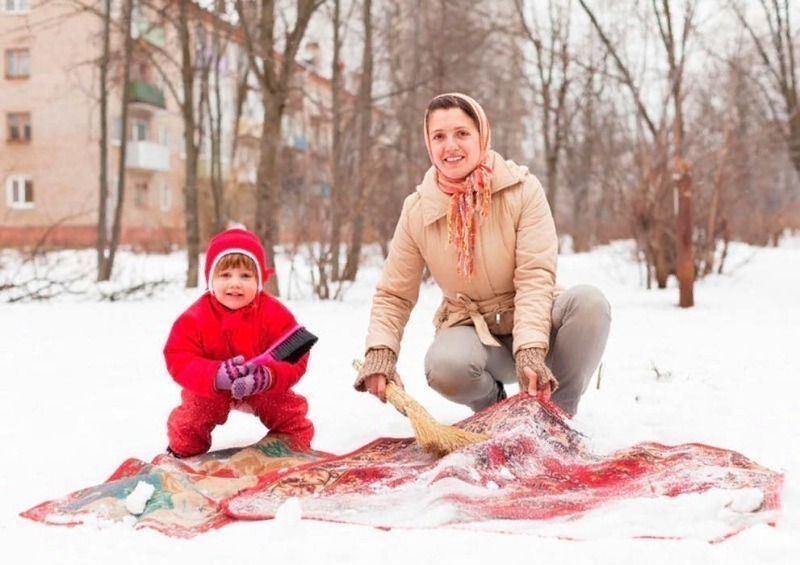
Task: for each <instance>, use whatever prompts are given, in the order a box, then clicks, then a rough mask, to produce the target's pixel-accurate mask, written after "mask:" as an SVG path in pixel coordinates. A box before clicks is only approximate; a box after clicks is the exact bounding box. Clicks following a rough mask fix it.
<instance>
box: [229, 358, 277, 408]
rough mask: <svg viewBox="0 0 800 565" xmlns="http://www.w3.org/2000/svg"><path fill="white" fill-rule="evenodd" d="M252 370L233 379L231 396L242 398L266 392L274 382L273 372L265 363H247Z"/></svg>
mask: <svg viewBox="0 0 800 565" xmlns="http://www.w3.org/2000/svg"><path fill="white" fill-rule="evenodd" d="M246 366H247V367H248V368H249V369H250V372H249V373H248V374H247V375H245V376H244V377H241V378H238V379H236V380H235V381H233V384H232V385H231V396H233V397H234V398H236V399H237V400H241V399H242V398H244V397H245V396H250V395H252V394H258V393H259V392H264V391H265V390H267V389H268V388H269V385H271V384H272V373H271V372H270V370H269V369H267V368H266V367H264V366H263V365H250V364H248V365H246Z"/></svg>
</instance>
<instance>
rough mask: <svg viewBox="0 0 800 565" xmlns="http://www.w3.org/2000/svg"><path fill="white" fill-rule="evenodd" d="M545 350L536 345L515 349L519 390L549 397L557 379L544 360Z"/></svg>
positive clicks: (556, 385)
mask: <svg viewBox="0 0 800 565" xmlns="http://www.w3.org/2000/svg"><path fill="white" fill-rule="evenodd" d="M545 355H546V352H545V350H544V349H540V348H538V347H531V348H529V349H520V350H519V351H517V355H516V363H517V381H518V382H519V389H520V391H524V392H527V393H528V394H531V395H533V396H539V397H541V398H545V399H549V398H550V395H551V394H552V392H553V391H554V390H555V389H556V388H557V387H558V381H557V380H556V378H555V377H554V376H553V373H552V371H550V368H549V367H548V366H547V364H546V363H545V362H544V358H545Z"/></svg>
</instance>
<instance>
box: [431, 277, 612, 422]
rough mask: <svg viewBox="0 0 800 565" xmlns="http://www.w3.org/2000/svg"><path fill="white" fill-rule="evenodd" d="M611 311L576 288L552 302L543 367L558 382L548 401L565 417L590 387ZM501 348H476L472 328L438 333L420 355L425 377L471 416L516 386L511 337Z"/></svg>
mask: <svg viewBox="0 0 800 565" xmlns="http://www.w3.org/2000/svg"><path fill="white" fill-rule="evenodd" d="M610 326H611V307H610V306H609V304H608V301H607V300H606V299H605V297H604V296H603V293H602V292H600V290H598V289H597V288H595V287H593V286H590V285H579V286H575V287H572V288H570V289H567V290H566V291H564V292H563V293H562V294H560V295H559V296H558V297H557V298H556V299H555V301H554V302H553V310H552V328H551V330H550V349H549V350H548V352H547V357H546V358H545V363H547V366H548V367H550V370H551V371H553V375H554V376H555V377H556V379H557V380H558V390H556V392H555V393H553V396H552V400H553V402H554V403H555V404H556V405H557V406H559V407H560V408H561V409H563V410H564V411H565V412H567V413H568V414H570V415H574V414H575V413H576V412H577V411H578V402H579V401H580V398H581V396H582V395H583V393H584V392H585V391H586V387H588V386H589V379H591V378H592V375H593V374H594V372H595V370H596V369H597V366H598V364H599V363H600V359H601V358H602V356H603V351H604V350H605V347H606V341H607V340H608V332H609V328H610ZM495 337H496V338H497V339H498V341H500V342H501V343H502V344H503V346H502V347H492V346H487V345H484V344H483V343H481V340H480V338H479V337H478V334H477V332H476V331H475V328H474V327H473V326H455V327H451V328H446V329H444V330H442V331H440V332H439V333H438V334H437V335H436V338H435V339H434V340H433V343H432V344H431V346H430V348H429V349H428V352H427V354H426V355H425V376H426V377H427V379H428V385H430V386H431V387H432V388H433V389H434V390H436V391H437V392H438V393H439V394H441V395H442V396H444V397H445V398H447V399H448V400H452V401H453V402H457V403H459V404H465V405H467V406H469V407H470V408H472V410H474V411H475V412H477V411H479V410H483V409H484V408H487V407H489V406H491V405H492V404H494V403H495V402H497V400H498V392H499V385H498V384H497V381H499V382H502V383H504V384H511V383H516V382H517V377H516V368H515V364H514V356H513V354H512V351H513V342H512V336H510V335H508V336H495Z"/></svg>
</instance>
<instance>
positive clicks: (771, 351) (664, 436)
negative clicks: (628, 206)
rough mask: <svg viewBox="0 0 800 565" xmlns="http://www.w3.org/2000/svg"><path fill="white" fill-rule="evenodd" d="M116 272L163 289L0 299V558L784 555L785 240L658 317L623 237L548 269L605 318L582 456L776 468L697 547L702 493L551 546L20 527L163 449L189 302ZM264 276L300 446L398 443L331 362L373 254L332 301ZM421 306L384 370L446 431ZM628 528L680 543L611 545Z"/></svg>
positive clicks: (663, 559)
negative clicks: (629, 450)
mask: <svg viewBox="0 0 800 565" xmlns="http://www.w3.org/2000/svg"><path fill="white" fill-rule="evenodd" d="M118 261H119V264H118V266H119V275H118V279H119V284H122V283H127V282H130V281H141V280H145V279H149V280H156V279H162V278H163V279H167V280H171V281H174V283H173V284H170V285H168V286H167V287H166V288H162V289H159V290H158V292H157V293H156V295H155V296H152V297H148V298H139V299H136V300H133V299H131V300H121V301H113V302H111V301H102V302H101V301H97V300H91V299H88V298H87V297H86V296H84V295H76V296H69V295H64V296H62V297H60V298H58V299H55V300H52V301H48V302H28V303H19V304H4V303H0V371H2V381H0V382H1V383H2V384H0V445H3V446H5V447H4V449H5V452H4V453H5V454H4V456H3V459H2V460H3V463H4V465H3V467H4V468H3V472H2V473H0V538H1V539H2V550H0V551H2V553H3V554H5V555H6V556H7V557H6V558H4V561H5V562H6V563H58V564H62V563H63V564H82V565H87V564H88V565H95V564H96V565H100V564H103V565H106V564H108V563H115V564H118V563H142V564H144V563H146V564H150V565H155V564H159V563H173V562H175V560H176V559H178V560H181V561H182V562H184V561H185V562H186V563H270V564H275V563H287V564H288V563H291V564H318V563H343V564H350V563H370V564H373V563H381V564H385V565H401V564H402V565H407V564H409V563H415V564H421V563H437V564H445V563H454V564H472V563H475V564H481V565H483V564H485V563H489V562H503V563H517V562H518V563H533V562H536V563H540V564H550V563H615V564H619V563H636V564H637V565H638V564H641V563H648V564H653V563H669V564H675V563H704V564H705V563H720V564H722V563H724V564H726V565H728V564H742V565H744V564H747V565H750V564H753V563H759V564H767V563H797V562H798V561H797V560H798V559H800V558H799V557H798V556H800V479H798V476H799V475H800V401H798V392H800V330H799V329H798V327H799V326H800V322H798V320H800V296H798V294H797V293H798V289H799V288H800V239H798V238H793V239H789V240H787V241H786V242H785V243H784V244H783V246H781V247H780V248H770V249H755V248H751V247H747V246H744V245H734V246H733V248H732V249H731V253H730V257H729V259H728V262H727V269H726V271H727V272H726V274H723V275H721V276H719V275H715V276H712V277H710V278H707V279H706V280H703V281H701V282H699V283H697V285H696V286H695V301H696V306H695V307H694V308H691V309H680V308H678V307H677V306H676V304H677V299H678V291H677V289H676V288H675V287H674V286H671V287H670V288H668V289H666V290H650V291H648V290H645V289H644V288H643V287H642V284H641V273H640V269H639V267H638V266H637V265H636V264H635V263H633V262H632V261H631V245H630V243H628V242H620V243H617V244H614V245H610V246H607V247H604V248H601V249H598V250H596V251H594V252H592V253H588V254H577V255H563V256H562V257H561V258H560V264H559V280H560V282H561V283H562V284H564V285H566V286H569V285H572V284H577V283H593V284H595V285H597V286H599V287H600V288H601V289H602V290H603V291H604V292H605V293H606V294H607V296H608V298H609V300H610V302H611V304H612V307H613V323H612V330H611V337H610V340H609V345H608V349H607V352H606V355H605V363H604V370H603V373H602V379H601V380H600V383H599V384H600V386H599V387H598V386H597V378H596V377H595V379H594V380H593V382H592V384H591V386H590V389H589V391H588V392H587V394H586V396H585V397H584V400H583V403H582V405H581V409H580V412H579V413H578V415H577V417H576V418H575V423H576V425H577V426H578V427H579V428H580V429H581V431H583V432H584V433H586V434H587V435H588V436H589V437H590V438H591V441H592V442H593V444H594V445H595V447H596V449H597V450H598V451H610V450H613V449H616V448H620V447H624V446H628V445H631V444H633V443H636V442H639V441H649V440H652V441H658V442H662V443H668V444H675V443H684V442H701V443H706V444H710V445H716V446H719V447H725V448H728V449H733V450H736V451H740V452H741V453H743V454H745V455H746V456H748V457H750V458H752V459H754V460H755V461H757V462H758V463H760V464H762V465H765V466H767V467H770V468H772V469H775V470H778V471H781V472H783V473H785V486H784V491H783V508H784V510H783V513H782V515H781V517H780V519H779V521H778V525H777V527H769V526H765V525H758V526H755V527H752V528H750V529H748V530H746V531H744V532H742V533H741V534H739V535H737V536H735V537H733V538H731V539H729V540H727V541H724V542H722V543H717V544H709V543H706V542H705V541H700V540H699V539H697V538H698V536H692V532H698V534H699V537H702V532H704V531H709V530H713V527H714V525H715V521H718V520H722V519H724V516H723V512H722V510H723V508H722V507H723V506H724V504H725V502H726V501H725V499H724V497H720V496H719V495H718V494H714V493H711V494H709V495H708V496H687V497H678V498H677V499H654V500H653V499H650V500H647V501H631V502H630V503H624V504H617V505H614V506H613V507H606V508H604V509H601V510H599V511H596V512H594V513H592V514H591V515H589V516H586V517H585V518H583V519H581V520H578V521H575V523H573V524H570V523H567V524H561V525H560V526H559V528H558V529H557V531H556V530H553V532H551V534H557V535H558V536H566V537H568V536H570V535H573V536H574V537H580V538H583V540H584V541H569V540H566V539H561V537H552V536H551V535H549V534H548V530H547V529H546V528H544V529H541V528H540V529H537V530H536V532H537V533H532V532H530V531H529V532H522V533H515V534H507V533H506V534H499V533H491V532H486V531H474V530H456V529H443V528H437V529H419V530H392V531H382V530H377V529H372V528H369V527H357V526H348V525H342V524H331V523H323V522H315V521H304V520H301V519H300V518H299V516H298V513H297V512H292V511H291V509H287V511H286V512H283V513H281V514H279V517H278V518H277V519H275V520H272V521H260V522H237V523H234V524H231V525H229V526H226V527H224V528H222V529H220V530H217V531H212V532H208V533H205V534H202V535H200V536H198V537H196V538H194V539H191V540H181V539H173V538H169V537H166V536H164V535H162V534H159V533H157V532H154V531H148V530H132V529H131V528H130V527H129V526H127V525H123V524H120V525H115V526H112V527H105V528H96V527H93V526H81V527H75V528H66V527H57V526H46V525H42V524H39V523H36V522H32V521H29V520H26V519H24V518H20V517H19V516H18V514H19V512H21V511H23V510H26V509H28V508H30V507H31V506H34V505H35V504H38V503H40V502H43V501H45V500H48V499H52V498H56V497H59V496H62V495H65V494H67V493H69V492H72V491H74V490H77V489H79V488H83V487H86V486H90V485H94V484H97V483H100V482H102V481H104V480H105V479H106V478H107V477H108V475H109V474H110V473H111V472H112V471H114V470H115V469H116V467H117V466H118V465H119V464H120V463H121V462H122V461H123V460H125V459H126V458H128V457H138V458H141V459H145V460H149V459H151V458H152V457H153V456H155V455H156V454H158V453H159V452H160V451H162V450H163V448H164V447H165V445H166V438H165V420H166V416H167V414H168V413H169V411H170V410H171V409H172V407H173V406H174V405H175V404H176V402H177V400H178V392H179V391H178V387H177V386H176V385H175V384H174V383H173V382H172V381H171V380H170V378H169V377H168V375H167V373H166V371H165V369H164V364H163V358H162V355H161V349H162V346H163V343H164V340H165V338H166V335H167V332H168V331H169V328H170V325H171V323H172V321H173V320H174V318H175V316H177V314H178V313H179V312H180V311H181V310H182V309H183V308H185V307H186V306H187V305H188V304H189V303H190V302H191V301H193V300H194V299H195V298H196V297H197V296H198V293H199V292H200V291H199V290H191V291H187V290H185V289H183V288H182V281H183V277H184V265H185V258H184V256H183V255H181V254H175V255H171V256H150V257H144V256H133V255H128V254H122V255H121V256H120V257H119V258H118ZM92 263H93V258H92V254H91V253H68V254H65V255H64V257H63V262H62V264H61V265H60V266H59V267H58V269H62V270H63V269H66V270H72V271H74V270H75V269H80V268H82V269H84V270H85V271H87V272H89V273H91V270H92V268H93V265H92ZM81 266H82V267H81ZM278 270H279V273H281V275H282V279H281V281H282V286H283V295H284V301H285V302H286V303H287V305H288V306H289V307H290V308H291V309H292V310H293V311H294V312H295V314H296V316H297V318H298V319H299V320H300V321H301V322H303V323H305V324H306V325H307V326H308V327H309V328H310V329H311V330H312V331H314V332H315V333H316V334H318V335H319V336H320V338H321V339H320V341H319V343H318V344H317V346H316V347H315V350H314V353H313V354H312V358H311V362H310V364H309V370H308V373H307V374H306V376H305V377H304V379H303V380H302V381H301V383H300V385H299V386H298V391H299V392H301V393H303V394H305V395H306V396H307V397H308V399H309V402H310V404H311V413H310V416H311V418H312V420H313V421H314V422H315V424H316V426H317V435H316V438H315V440H314V444H313V445H314V447H316V448H318V449H321V450H324V451H329V452H336V453H343V452H348V451H351V450H353V449H355V448H357V447H359V446H361V445H363V444H365V443H367V442H369V441H371V440H373V439H374V438H376V437H378V436H409V435H411V429H410V426H409V423H408V421H407V420H405V419H404V418H403V417H402V416H400V415H399V414H398V413H397V412H396V411H395V410H394V409H393V408H391V407H390V406H388V405H382V404H380V403H379V402H378V401H377V400H375V399H374V398H373V397H371V396H369V395H366V394H360V393H357V392H355V391H354V390H353V389H352V387H351V383H352V381H353V378H354V373H353V370H352V369H351V361H352V359H353V358H354V357H358V356H360V355H361V354H362V348H363V340H364V332H365V329H366V325H367V318H368V315H369V306H370V300H371V296H372V290H373V288H374V284H375V281H376V279H377V277H378V273H379V270H378V262H377V261H373V264H372V266H370V267H367V268H365V269H364V271H363V272H362V273H361V274H360V276H359V279H358V281H357V282H356V283H355V284H353V285H351V286H350V287H349V288H347V289H346V292H345V297H344V299H343V300H342V301H340V302H322V301H318V300H314V299H313V298H311V297H310V295H309V293H308V291H307V290H306V289H307V285H306V283H305V282H304V278H305V275H306V270H307V269H306V267H304V266H303V265H302V263H301V262H299V261H298V262H297V263H296V264H295V266H294V270H291V265H290V264H289V262H288V261H287V260H281V262H279V264H278ZM13 272H15V271H14V267H13V260H12V256H11V255H9V254H4V255H0V283H2V282H3V281H4V280H8V277H9V276H11V273H13ZM53 272H55V271H53ZM49 275H50V276H54V275H53V273H49ZM88 280H89V281H90V280H91V274H90V276H89V279H88ZM72 286H73V287H77V286H80V284H79V283H73V284H72ZM113 287H114V284H109V285H106V287H105V291H106V292H109V291H110V289H111V288H113ZM438 300H439V292H438V290H437V289H436V288H435V287H433V286H426V287H424V288H423V290H422V293H421V297H420V302H419V304H418V306H417V308H416V310H415V312H414V314H413V315H412V318H411V321H410V323H409V327H408V329H407V332H406V337H405V339H404V341H403V351H402V353H401V357H400V363H399V370H400V372H401V374H402V375H403V376H404V381H405V383H406V387H407V389H408V391H409V393H410V394H411V395H412V396H413V397H414V398H416V399H417V400H418V401H419V402H420V403H421V404H422V405H424V406H425V407H426V408H428V410H429V411H430V412H431V413H432V414H433V415H434V416H435V417H436V418H437V419H438V420H439V421H441V422H454V421H457V420H460V419H462V418H464V417H465V416H467V415H468V411H467V410H466V409H465V408H463V407H459V406H456V405H453V404H450V403H448V402H446V401H444V400H443V399H441V398H440V397H438V396H437V395H436V394H435V393H434V392H432V391H431V390H429V389H428V387H427V386H426V384H425V379H424V377H423V376H422V360H423V356H424V352H425V349H426V347H427V345H428V343H429V342H430V339H431V337H432V335H433V328H432V326H431V322H430V321H431V318H432V315H433V311H434V309H435V307H436V305H437V303H438ZM511 392H513V391H511ZM263 432H264V430H263V429H262V427H261V425H260V424H259V423H258V421H257V420H256V419H255V418H253V417H252V416H248V415H245V414H241V413H233V414H232V416H231V418H230V420H229V421H228V423H227V424H226V425H225V426H223V427H220V428H218V429H217V430H216V431H215V435H214V446H213V447H214V448H215V449H216V448H223V447H230V446H235V445H244V444H248V443H251V442H253V441H255V440H257V439H259V438H260V437H261V436H262V435H263ZM421 521H423V520H422V517H421ZM642 523H648V524H654V523H657V524H660V525H661V527H663V528H664V531H665V532H668V531H681V532H684V533H688V535H689V537H688V539H684V540H680V541H674V540H672V541H670V540H654V539H631V537H630V535H631V533H635V532H636V529H637V525H638V524H642Z"/></svg>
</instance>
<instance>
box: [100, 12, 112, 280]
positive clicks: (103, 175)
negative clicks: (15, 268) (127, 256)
mask: <svg viewBox="0 0 800 565" xmlns="http://www.w3.org/2000/svg"><path fill="white" fill-rule="evenodd" d="M102 18H103V38H102V52H101V54H100V84H99V87H100V179H99V181H100V183H99V184H100V186H99V190H98V196H99V200H98V204H97V280H98V281H100V280H103V276H104V274H105V273H104V270H105V262H106V247H107V245H108V197H109V191H108V183H109V175H108V141H109V135H108V96H109V84H108V66H109V64H110V62H111V0H103V14H102Z"/></svg>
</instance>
